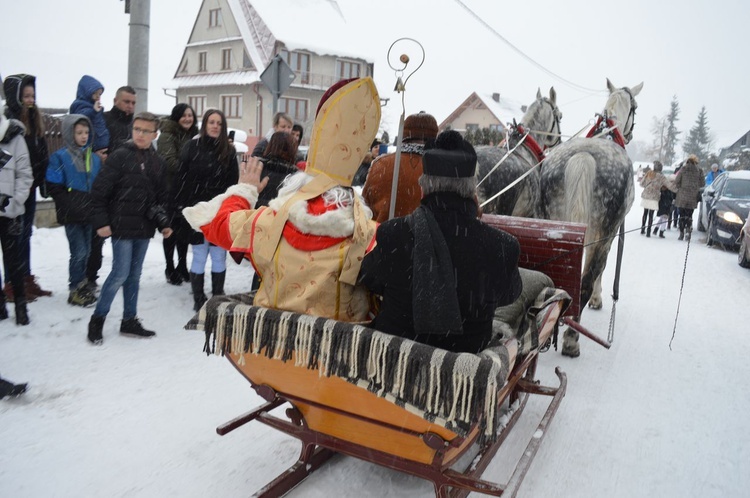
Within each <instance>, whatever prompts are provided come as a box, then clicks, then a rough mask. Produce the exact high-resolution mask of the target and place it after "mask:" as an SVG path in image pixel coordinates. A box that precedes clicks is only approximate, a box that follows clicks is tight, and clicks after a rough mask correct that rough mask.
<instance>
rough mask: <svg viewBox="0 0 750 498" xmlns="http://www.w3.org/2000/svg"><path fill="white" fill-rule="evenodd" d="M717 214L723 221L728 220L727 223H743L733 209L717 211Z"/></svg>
mask: <svg viewBox="0 0 750 498" xmlns="http://www.w3.org/2000/svg"><path fill="white" fill-rule="evenodd" d="M717 214H718V215H719V217H721V218H723V219H724V221H728V222H729V223H739V224H740V225H741V224H743V223H745V222H744V221H742V218H740V217H739V216H738V215H737V213H735V212H733V211H719V212H718V213H717Z"/></svg>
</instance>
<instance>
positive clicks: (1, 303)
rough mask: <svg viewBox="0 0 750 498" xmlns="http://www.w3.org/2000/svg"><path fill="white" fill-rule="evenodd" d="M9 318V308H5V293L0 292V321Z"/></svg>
mask: <svg viewBox="0 0 750 498" xmlns="http://www.w3.org/2000/svg"><path fill="white" fill-rule="evenodd" d="M7 318H8V308H6V307H5V293H4V292H2V291H0V320H5V319H7Z"/></svg>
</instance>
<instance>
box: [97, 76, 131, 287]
mask: <svg viewBox="0 0 750 498" xmlns="http://www.w3.org/2000/svg"><path fill="white" fill-rule="evenodd" d="M135 103H136V97H135V90H134V89H133V87H131V86H121V87H120V88H118V89H117V93H116V94H115V99H114V106H113V107H112V110H110V111H107V112H105V113H103V116H104V122H105V123H106V125H107V131H108V132H109V147H108V148H107V150H106V154H101V155H100V157H101V158H102V160H103V159H104V158H105V157H106V155H108V154H111V153H112V152H114V151H115V150H116V149H117V148H118V147H120V146H121V145H122V144H124V143H125V142H127V141H128V140H130V139H131V138H132V129H133V113H134V112H135ZM103 247H104V239H102V238H101V237H99V236H98V235H96V234H94V238H93V239H91V250H90V251H89V258H88V262H87V264H86V281H87V282H88V285H89V287H88V292H90V293H91V294H92V295H93V293H94V292H95V291H96V281H97V280H98V278H99V270H100V269H101V268H102V259H103V258H102V249H103Z"/></svg>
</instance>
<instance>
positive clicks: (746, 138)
mask: <svg viewBox="0 0 750 498" xmlns="http://www.w3.org/2000/svg"><path fill="white" fill-rule="evenodd" d="M747 147H750V130H748V131H747V132H746V133H745V134H744V135H742V136H741V137H740V138H738V139H737V141H735V142H734V143H733V144H732V145H730V146H729V147H727V148H725V149H724V150H723V151H725V152H740V151H741V150H742V149H743V148H747Z"/></svg>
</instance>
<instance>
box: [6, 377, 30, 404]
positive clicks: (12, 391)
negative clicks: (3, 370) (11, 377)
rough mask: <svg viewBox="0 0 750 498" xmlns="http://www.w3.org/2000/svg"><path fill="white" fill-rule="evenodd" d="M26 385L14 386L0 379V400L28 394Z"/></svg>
mask: <svg viewBox="0 0 750 498" xmlns="http://www.w3.org/2000/svg"><path fill="white" fill-rule="evenodd" d="M26 387H27V385H26V384H13V383H12V382H8V381H7V380H5V379H0V399H3V398H4V397H6V396H20V395H21V394H23V393H25V392H26Z"/></svg>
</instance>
